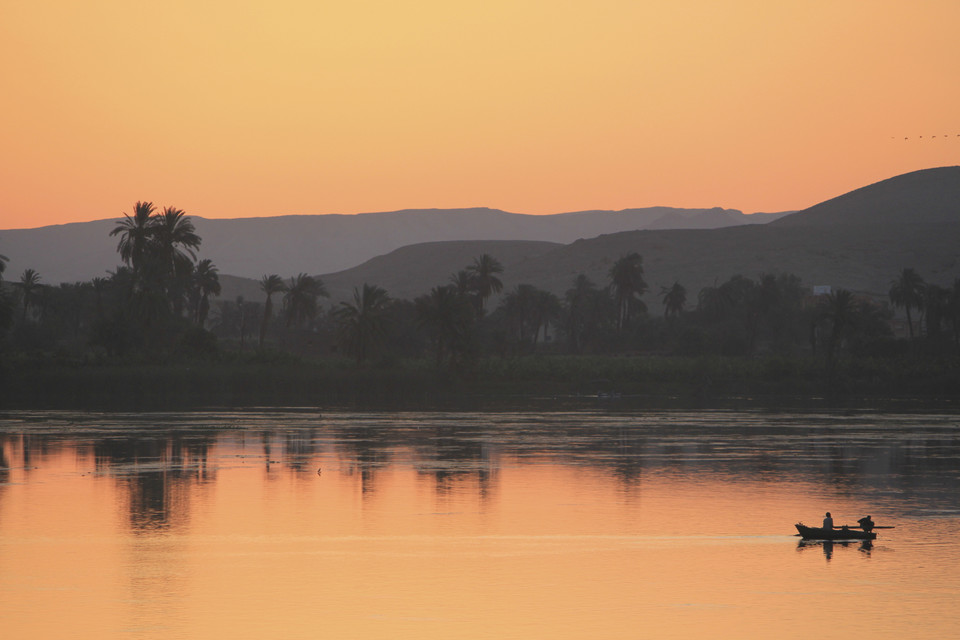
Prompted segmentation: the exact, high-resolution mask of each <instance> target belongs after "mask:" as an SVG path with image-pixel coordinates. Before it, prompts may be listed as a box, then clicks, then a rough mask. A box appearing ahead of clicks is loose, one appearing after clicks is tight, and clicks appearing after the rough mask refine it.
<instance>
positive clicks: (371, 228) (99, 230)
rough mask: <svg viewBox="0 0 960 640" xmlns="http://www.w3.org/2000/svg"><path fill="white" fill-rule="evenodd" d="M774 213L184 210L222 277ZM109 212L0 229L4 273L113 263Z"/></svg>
mask: <svg viewBox="0 0 960 640" xmlns="http://www.w3.org/2000/svg"><path fill="white" fill-rule="evenodd" d="M780 215H783V214H753V215H749V216H748V215H745V214H743V213H741V212H739V211H735V210H731V209H671V208H667V207H654V208H648V209H626V210H623V211H579V212H571V213H561V214H556V215H546V216H534V215H526V214H516V213H507V212H505V211H499V210H496V209H483V208H478V209H416V210H403V211H393V212H386V213H365V214H358V215H349V216H348V215H313V216H279V217H274V218H241V219H228V220H213V219H205V218H199V217H196V216H191V217H192V219H193V221H194V224H195V225H196V228H197V233H199V234H200V237H201V238H203V246H202V247H201V251H200V253H201V255H202V257H204V258H210V259H211V260H213V262H214V264H216V265H217V267H218V268H219V270H220V273H222V274H232V275H236V276H246V277H250V278H259V277H260V276H261V275H263V274H267V273H276V274H279V275H281V276H283V277H288V276H290V275H295V274H297V273H301V272H305V273H330V272H336V271H341V270H343V269H348V268H350V267H355V266H357V265H360V264H362V263H363V262H364V261H366V260H369V259H370V258H373V257H376V256H379V255H383V254H386V253H389V252H391V251H393V250H395V249H399V248H400V247H403V246H406V245H410V244H417V243H422V242H434V241H440V240H535V241H545V242H560V243H568V242H573V241H574V240H576V239H578V238H592V237H594V236H597V235H599V234H601V233H613V232H617V231H627V230H635V229H646V228H719V227H726V226H731V225H741V224H756V223H763V222H768V221H770V220H773V219H776V218H777V217H778V216H780ZM117 219H119V218H116V219H110V220H98V221H94V222H86V223H75V224H66V225H56V226H49V227H41V228H38V229H12V230H2V231H0V254H2V255H6V256H7V257H8V258H10V263H9V265H8V267H9V269H8V271H7V273H8V275H9V274H17V273H21V272H22V271H23V269H26V268H32V269H36V270H37V271H38V272H39V273H40V274H41V276H42V277H43V280H44V281H45V282H50V283H58V282H62V281H65V282H74V281H77V280H89V279H91V278H93V277H96V276H103V275H105V274H106V272H107V271H108V270H113V269H115V268H116V266H117V264H118V262H119V259H118V256H117V252H116V247H117V241H116V238H111V237H109V235H108V234H109V232H110V230H111V229H112V228H113V227H114V226H115V224H116V220H117Z"/></svg>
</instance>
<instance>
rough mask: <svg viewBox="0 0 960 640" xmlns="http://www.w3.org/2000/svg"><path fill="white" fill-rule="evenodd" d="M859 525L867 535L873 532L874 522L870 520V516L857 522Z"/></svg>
mask: <svg viewBox="0 0 960 640" xmlns="http://www.w3.org/2000/svg"><path fill="white" fill-rule="evenodd" d="M857 524H859V525H860V528H861V529H863V530H864V531H866V532H867V533H870V532H871V531H873V527H874V522H873V520H871V519H870V516H864V517H863V518H860V519H859V520H857Z"/></svg>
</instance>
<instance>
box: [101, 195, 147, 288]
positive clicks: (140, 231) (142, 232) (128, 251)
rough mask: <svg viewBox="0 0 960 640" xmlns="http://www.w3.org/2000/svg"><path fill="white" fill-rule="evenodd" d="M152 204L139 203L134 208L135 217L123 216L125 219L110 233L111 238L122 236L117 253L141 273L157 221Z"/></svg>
mask: <svg viewBox="0 0 960 640" xmlns="http://www.w3.org/2000/svg"><path fill="white" fill-rule="evenodd" d="M153 214H154V209H153V203H152V202H140V201H138V202H137V203H136V204H135V205H134V206H133V215H132V216H131V215H128V214H126V213H124V214H123V216H124V219H123V220H120V221H119V222H118V223H117V226H116V227H114V228H113V230H112V231H111V232H110V235H111V236H117V235H118V236H120V242H119V244H117V251H119V252H120V258H121V259H122V260H123V261H124V262H125V263H126V264H127V266H129V267H131V268H132V269H133V270H134V272H139V271H140V269H141V267H142V266H143V262H144V259H145V257H146V255H147V251H148V247H149V245H150V241H151V239H152V238H153V229H154V225H155V220H154V217H153Z"/></svg>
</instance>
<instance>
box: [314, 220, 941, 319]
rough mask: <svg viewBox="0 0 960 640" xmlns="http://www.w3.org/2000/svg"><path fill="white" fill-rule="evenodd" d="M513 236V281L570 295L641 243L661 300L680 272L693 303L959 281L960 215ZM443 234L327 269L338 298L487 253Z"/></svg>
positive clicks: (402, 290) (498, 251) (652, 301)
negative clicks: (896, 282) (780, 283)
mask: <svg viewBox="0 0 960 640" xmlns="http://www.w3.org/2000/svg"><path fill="white" fill-rule="evenodd" d="M508 244H509V243H503V244H499V245H498V244H496V243H491V244H488V245H486V246H485V247H483V251H486V252H487V253H490V254H491V255H493V256H494V257H497V258H498V259H499V260H501V262H503V263H504V265H505V267H506V268H505V272H504V273H503V275H502V278H501V279H502V280H503V282H504V285H505V289H506V290H509V289H510V288H512V287H514V286H516V285H517V284H521V283H530V284H534V285H536V286H538V287H541V288H544V289H547V290H549V291H552V292H554V293H556V294H557V295H563V293H564V292H565V291H566V290H567V289H569V288H570V286H571V284H572V283H573V280H574V278H576V277H577V275H578V274H580V273H583V274H586V275H587V276H588V277H589V278H590V279H591V280H593V281H594V283H595V284H597V285H598V286H601V287H602V286H606V285H607V284H609V272H610V267H611V266H613V262H614V261H615V260H616V259H617V258H619V257H620V256H623V255H626V254H628V253H630V252H632V251H636V252H638V253H639V254H640V255H642V256H643V258H644V267H645V272H646V280H647V282H648V283H649V284H650V292H649V293H648V294H647V296H645V300H646V301H647V304H648V305H650V306H651V309H653V310H655V311H656V310H659V304H660V302H659V297H658V294H659V291H660V287H661V286H669V285H671V284H673V283H674V282H675V281H677V282H680V283H681V284H682V285H683V286H684V287H686V289H687V292H688V298H689V304H691V305H694V304H696V295H697V293H698V292H699V291H700V289H701V288H703V287H706V286H710V285H713V284H714V283H719V282H723V281H724V280H726V279H728V278H729V277H730V276H733V275H736V274H741V275H744V276H747V277H751V278H756V277H758V276H759V275H761V274H763V273H773V274H776V273H793V274H795V275H798V276H800V277H801V278H802V279H803V282H804V283H805V284H807V285H811V286H812V285H830V286H833V287H835V288H846V289H851V290H854V291H857V292H863V293H872V294H875V295H879V296H883V295H885V294H886V292H887V291H888V290H889V284H890V281H891V280H892V279H893V278H894V277H895V276H896V274H897V273H898V272H899V270H900V269H902V268H904V267H913V268H915V269H916V270H917V271H918V272H919V273H920V274H921V275H923V276H924V277H925V278H926V279H927V280H928V281H931V282H938V283H941V284H945V285H946V284H949V283H951V282H952V281H953V279H954V278H956V277H960V222H953V223H946V222H945V223H934V224H928V225H914V226H911V227H908V228H902V227H898V226H887V225H874V226H870V227H867V228H860V227H850V226H848V225H839V226H836V227H834V228H832V229H831V230H830V231H829V232H828V231H825V230H824V229H823V228H820V227H802V228H790V227H786V228H783V227H772V226H771V225H765V226H747V227H734V228H729V229H716V230H692V231H691V230H667V231H630V232H623V233H616V234H607V235H603V236H600V237H597V238H592V239H589V240H579V241H577V242H574V243H571V244H568V245H549V244H547V243H536V244H537V245H538V246H536V247H535V249H536V250H535V251H531V252H530V253H529V254H528V255H525V256H524V255H523V254H522V252H521V253H520V254H519V255H520V256H522V257H521V258H520V259H519V260H518V259H517V255H518V254H513V253H511V254H506V253H505V252H504V247H506V246H507V245H508ZM470 248H471V249H473V250H472V251H470V250H469V249H467V248H465V245H464V244H462V243H456V242H441V243H430V244H421V245H412V246H409V247H404V248H403V249H401V250H398V251H394V252H391V253H389V254H387V255H385V256H380V257H378V258H376V259H373V260H370V261H368V262H366V263H364V264H363V265H361V266H359V267H356V268H353V269H348V270H345V271H341V272H338V273H335V274H325V275H322V276H321V277H322V278H323V280H324V282H327V283H328V285H329V288H330V292H331V294H332V295H333V296H334V299H345V298H346V296H347V295H348V294H349V291H350V290H351V288H352V287H354V286H359V285H361V284H362V283H364V282H369V283H372V284H378V285H379V286H382V287H384V288H385V289H387V291H388V292H389V293H390V294H391V295H393V296H394V297H401V298H412V297H414V296H416V295H420V294H421V293H424V292H426V291H428V290H429V289H430V288H431V287H433V286H435V285H438V284H446V283H447V282H448V281H449V276H450V274H451V273H453V272H454V271H455V270H456V269H458V268H462V266H463V265H465V264H466V263H467V262H469V259H468V258H470V256H474V255H479V253H480V252H481V251H480V246H479V245H476V246H475V247H470Z"/></svg>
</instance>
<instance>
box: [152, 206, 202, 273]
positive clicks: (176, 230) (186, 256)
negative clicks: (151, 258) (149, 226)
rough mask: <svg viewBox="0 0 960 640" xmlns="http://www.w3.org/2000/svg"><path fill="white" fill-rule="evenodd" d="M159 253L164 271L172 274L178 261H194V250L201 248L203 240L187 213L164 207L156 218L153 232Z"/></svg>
mask: <svg viewBox="0 0 960 640" xmlns="http://www.w3.org/2000/svg"><path fill="white" fill-rule="evenodd" d="M153 238H154V242H155V243H156V247H157V253H158V254H159V256H160V260H161V262H162V263H163V265H164V269H165V270H167V271H168V272H169V273H172V272H173V271H174V270H175V269H176V263H177V262H178V261H181V262H183V261H186V262H190V261H192V260H193V259H194V258H195V257H196V255H195V254H194V250H195V249H198V248H200V243H201V239H200V236H198V235H197V230H196V227H194V226H193V222H192V221H191V220H190V218H189V217H187V214H186V212H184V211H183V210H182V209H177V208H176V207H164V209H163V212H162V213H160V214H159V215H158V216H157V217H156V222H155V223H154V232H153Z"/></svg>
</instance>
